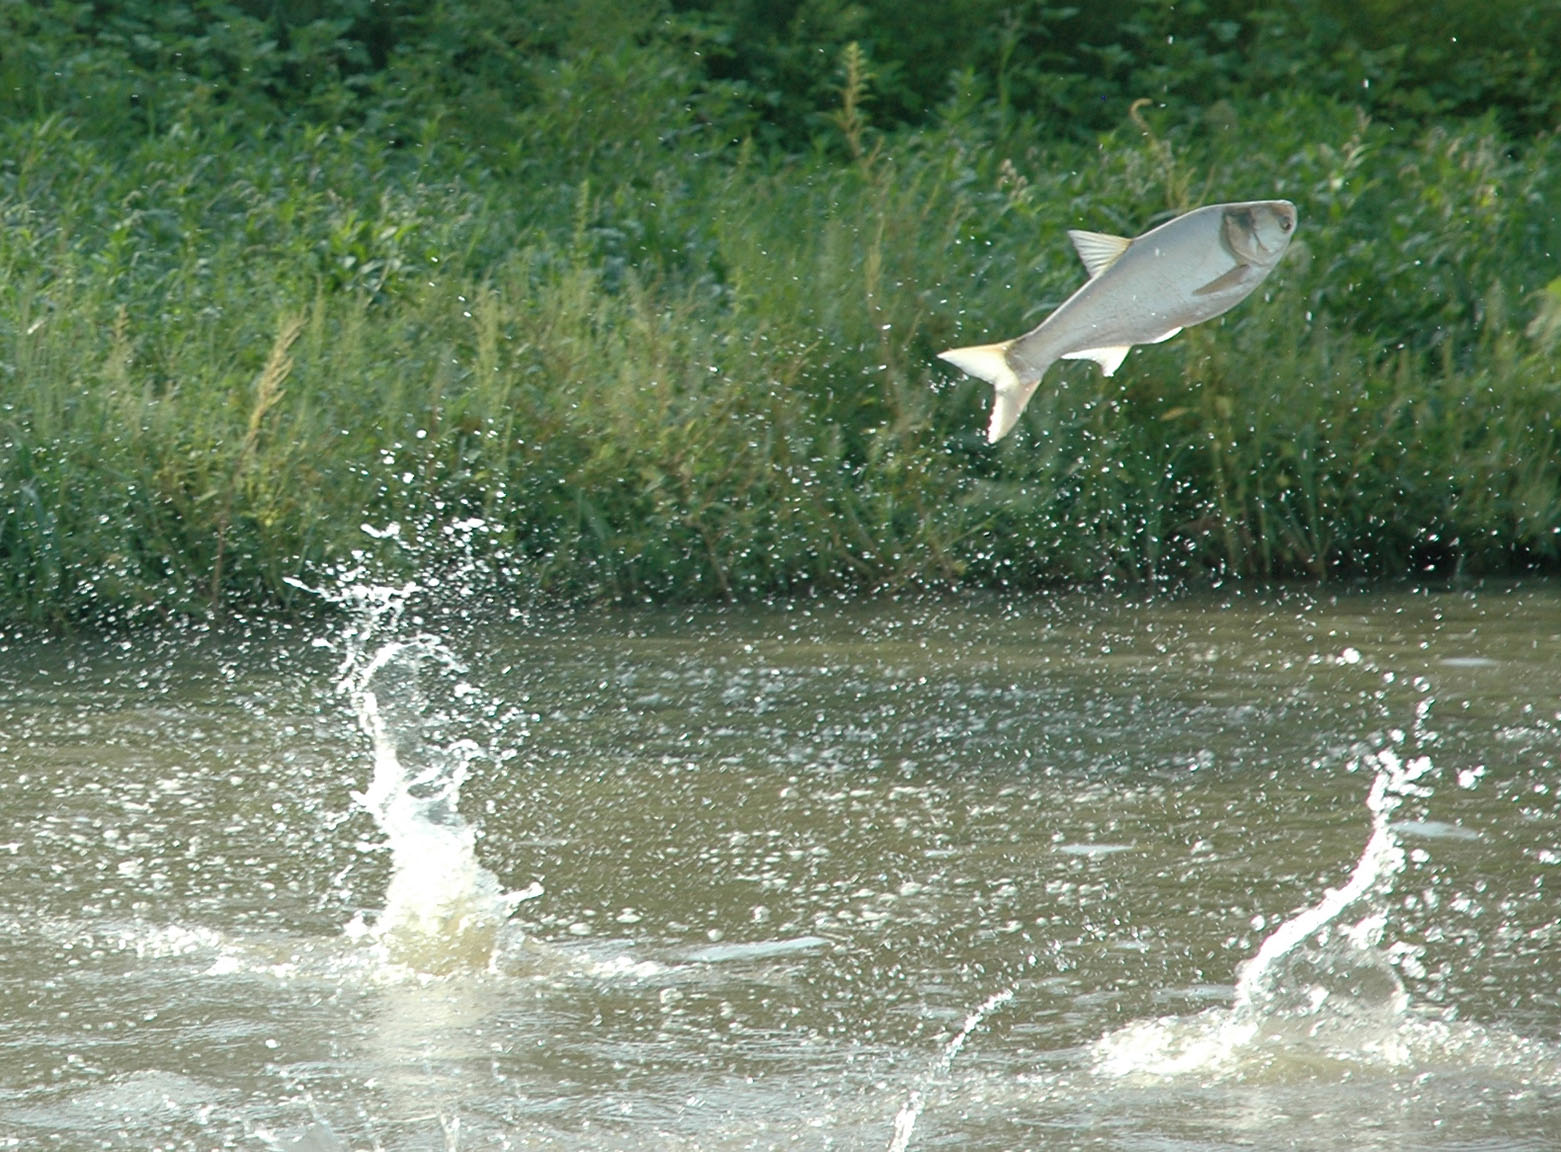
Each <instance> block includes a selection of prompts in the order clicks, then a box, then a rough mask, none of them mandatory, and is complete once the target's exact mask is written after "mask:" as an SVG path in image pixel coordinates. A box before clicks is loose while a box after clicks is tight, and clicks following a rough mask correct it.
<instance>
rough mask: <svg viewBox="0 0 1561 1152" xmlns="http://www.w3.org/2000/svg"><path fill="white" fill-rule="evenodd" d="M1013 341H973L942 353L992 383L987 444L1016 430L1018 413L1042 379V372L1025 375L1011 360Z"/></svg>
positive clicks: (942, 355)
mask: <svg viewBox="0 0 1561 1152" xmlns="http://www.w3.org/2000/svg"><path fill="white" fill-rule="evenodd" d="M1013 344H1014V342H1013V341H1012V340H1005V341H1003V342H1002V343H1001V344H974V345H971V346H970V347H968V348H950V349H949V350H948V351H946V352H939V353H938V359H940V360H947V361H948V362H949V363H950V364H952V365H954V367H956V368H958V369H960V370H961V371H964V372H969V373H970V374H971V375H972V376H979V377H980V378H981V379H983V380H985V381H987V382H988V383H989V384H991V385H992V388H993V391H994V395H993V397H992V419H991V422H990V423H989V424H988V425H987V429H986V439H987V443H988V444H996V443H997V442H998V441H999V440H1001V439H1002V438H1003V437H1004V436H1006V435H1008V433H1009V432H1010V431H1012V430H1013V426H1014V424H1015V423H1017V422H1018V420H1019V413H1021V412H1023V411H1024V406H1025V405H1026V404H1028V403H1029V402H1030V397H1031V395H1033V394H1034V392H1035V386H1036V385H1037V384H1039V383H1040V382H1041V378H1040V376H1039V375H1036V376H1034V377H1032V378H1030V379H1024V378H1022V377H1021V376H1020V375H1019V373H1018V372H1016V371H1015V370H1014V366H1013V364H1012V362H1010V361H1009V359H1008V350H1009V348H1011V347H1013Z"/></svg>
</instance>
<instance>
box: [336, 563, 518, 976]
mask: <svg viewBox="0 0 1561 1152" xmlns="http://www.w3.org/2000/svg"><path fill="white" fill-rule="evenodd" d="M316 591H318V590H316ZM420 591H421V589H420V588H419V586H418V585H417V584H416V583H407V584H403V585H400V586H394V587H393V586H387V585H382V584H376V583H374V582H372V581H370V580H368V579H366V578H365V577H364V575H363V573H362V572H360V571H356V570H355V571H352V572H349V573H346V574H344V576H343V577H342V578H341V579H340V580H339V581H338V585H337V587H336V588H335V589H334V590H332V591H330V592H329V593H322V595H329V596H330V598H331V599H333V600H334V601H335V602H336V603H338V604H340V605H342V606H344V607H346V608H347V609H348V610H349V620H350V623H349V627H348V631H347V634H346V638H345V640H344V642H343V645H342V647H343V656H342V663H341V667H340V670H339V674H338V679H337V687H338V689H339V690H340V691H341V692H342V693H343V694H344V695H346V696H347V698H348V699H349V701H350V702H351V704H352V707H353V710H354V712H355V713H356V716H357V720H358V724H359V726H360V727H361V728H362V730H363V732H364V734H365V735H366V736H367V737H368V739H369V743H370V746H371V748H372V753H373V772H372V775H371V777H370V780H369V784H368V787H367V788H365V789H364V790H363V791H362V792H357V793H354V794H353V797H354V799H355V800H356V801H357V802H358V804H359V805H360V806H361V807H362V808H363V810H364V811H366V812H367V813H368V814H369V815H370V816H371V817H373V819H374V822H375V824H376V825H377V826H378V828H379V830H380V832H381V833H382V834H383V836H384V838H385V844H386V846H387V847H388V848H389V850H390V855H391V875H390V882H389V886H388V889H387V891H386V895H385V904H384V907H383V908H382V909H381V910H380V911H379V913H378V914H377V915H375V916H374V917H373V918H372V920H370V921H367V922H365V921H364V920H358V921H355V922H354V923H353V924H352V925H351V926H349V929H348V934H349V935H350V936H354V937H357V938H360V939H363V940H365V941H367V942H368V943H370V944H371V945H373V946H374V947H377V948H379V949H381V950H382V952H383V954H384V958H385V960H386V961H387V962H389V963H391V964H396V965H401V966H404V967H406V968H408V969H411V970H413V971H415V972H419V973H426V974H433V975H447V974H450V973H454V972H462V971H474V970H482V969H484V968H487V967H490V966H491V965H492V964H493V963H494V960H495V956H496V949H497V947H498V944H499V938H500V934H501V931H502V930H504V929H505V927H506V925H507V922H508V920H509V917H510V915H511V914H512V913H513V911H514V909H515V907H516V905H517V904H518V903H519V902H520V901H522V900H526V899H530V898H532V897H534V896H538V895H540V894H541V888H540V886H538V885H535V884H534V885H532V886H531V887H530V888H528V889H526V890H525V891H522V892H506V891H505V890H504V887H503V885H502V884H501V883H500V882H499V879H498V878H497V877H496V876H495V875H494V874H493V873H492V872H490V871H488V869H486V868H484V867H483V866H482V864H481V863H480V862H479V861H478V859H477V853H476V843H477V833H476V830H475V829H474V828H473V827H472V826H471V825H469V824H468V823H467V822H466V821H465V819H464V818H463V817H462V816H461V813H460V810H459V806H458V804H459V800H460V792H461V786H462V784H464V783H465V781H466V779H467V777H468V776H469V775H470V773H471V770H472V768H473V766H474V765H477V764H478V763H480V762H484V761H490V760H492V759H494V758H495V755H494V752H493V751H492V750H491V749H489V748H488V747H485V746H484V743H483V742H482V741H480V740H479V739H476V738H474V736H473V733H474V732H477V731H479V728H478V725H477V721H478V720H479V719H480V718H481V717H482V716H483V715H484V713H485V711H486V710H487V705H486V703H485V701H484V700H483V696H482V693H481V692H480V690H479V689H477V688H476V687H475V686H474V685H473V684H472V683H471V682H470V681H469V679H468V678H467V676H466V669H465V667H464V666H463V665H462V663H461V662H460V660H459V659H457V657H456V656H455V654H454V653H453V652H451V650H450V649H449V648H448V647H447V646H446V645H445V644H444V642H443V641H442V640H440V639H439V638H438V637H437V636H434V635H433V634H431V633H428V632H424V631H416V630H414V629H413V628H411V627H409V626H408V625H407V623H406V619H405V618H406V615H407V605H408V604H409V603H410V602H411V600H412V599H413V597H414V596H415V595H417V594H418V593H419V592H420Z"/></svg>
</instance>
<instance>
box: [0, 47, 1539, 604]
mask: <svg viewBox="0 0 1561 1152" xmlns="http://www.w3.org/2000/svg"><path fill="white" fill-rule="evenodd" d="M645 51H646V52H648V51H650V49H645ZM657 51H662V52H665V51H666V50H665V49H664V48H662V49H657ZM647 59H649V58H648V57H647V56H646V55H644V54H643V53H642V52H639V50H637V49H635V48H634V46H633V44H632V42H625V43H622V44H617V45H611V44H609V45H607V46H597V47H592V48H590V49H587V50H582V51H581V52H580V53H579V54H578V55H576V56H574V57H571V58H570V59H568V60H567V61H565V62H564V63H562V64H560V65H559V66H558V67H557V69H556V70H555V71H554V72H552V73H550V74H546V75H543V74H540V73H539V74H538V75H536V76H534V77H532V80H533V82H534V83H535V84H536V85H537V98H536V100H535V101H534V103H533V104H531V105H530V106H529V107H528V109H527V110H525V111H524V112H515V111H514V110H510V111H509V112H507V113H506V116H507V119H506V121H505V128H506V131H505V132H504V133H497V132H495V131H493V129H492V125H489V126H488V129H487V130H486V131H484V132H482V133H478V134H472V133H466V132H454V133H446V132H444V131H443V130H442V129H441V125H442V124H445V123H446V121H445V120H444V119H443V118H442V117H443V116H444V115H445V113H443V112H441V111H440V110H438V109H435V110H432V111H430V113H429V115H428V118H427V119H426V120H425V121H422V122H420V123H417V122H409V123H408V124H407V125H403V127H404V128H405V129H406V130H405V131H403V132H402V133H400V134H399V135H398V136H397V137H396V138H394V139H387V138H384V137H381V136H377V135H376V134H374V133H373V132H370V131H360V132H347V131H344V130H341V129H327V128H321V127H318V126H313V125H310V124H309V123H306V122H304V121H286V120H284V121H279V122H275V123H271V124H266V125H264V126H260V125H257V124H256V122H254V121H253V120H250V119H245V118H233V117H226V116H225V115H224V113H223V111H222V109H221V107H220V106H216V107H212V106H207V105H206V104H204V103H203V102H202V101H201V100H200V99H196V98H190V99H188V100H185V101H184V102H183V103H182V104H180V103H177V102H176V103H175V104H174V105H173V106H172V107H171V108H169V109H166V110H165V111H164V112H163V113H161V114H160V115H159V118H158V120H157V122H156V123H155V125H152V126H150V127H147V128H144V129H139V130H136V131H134V132H131V133H129V134H126V133H125V132H124V131H123V128H124V126H123V125H121V124H119V123H118V121H117V120H116V121H115V122H114V123H113V124H112V125H107V126H106V125H105V124H104V123H99V122H97V121H94V120H93V119H92V118H91V117H90V116H87V115H85V114H82V113H80V112H75V113H70V114H66V113H52V114H49V113H46V114H43V115H41V116H38V117H35V118H30V119H16V120H12V121H9V122H7V123H5V124H4V125H3V126H0V152H3V154H5V155H7V156H9V157H10V160H9V162H8V163H7V164H5V165H4V166H3V168H0V268H3V269H4V270H5V271H4V275H3V277H0V390H3V398H0V443H3V444H4V454H3V456H0V613H4V614H5V615H6V616H8V617H11V618H41V619H70V618H79V617H86V616H96V617H104V616H108V617H122V618H135V617H138V616H140V615H145V614H167V613H203V612H209V611H212V610H214V609H220V608H222V607H223V606H225V605H235V604H238V605H282V606H286V605H288V604H289V603H290V599H291V597H292V596H294V595H295V593H294V592H293V591H292V588H293V585H292V584H291V583H289V578H290V577H303V578H305V579H307V578H309V576H310V575H311V573H313V572H314V571H315V570H318V569H321V568H323V567H326V566H328V565H331V564H333V563H337V562H340V561H342V560H343V559H344V558H348V557H351V556H353V555H362V554H375V555H376V556H377V557H378V559H379V560H381V561H382V562H383V563H385V564H387V565H390V566H395V565H397V564H400V565H403V566H406V567H409V568H410V567H412V566H414V565H421V566H433V567H437V565H438V564H439V562H440V560H441V558H454V557H455V556H457V555H462V556H465V555H467V554H469V552H470V551H471V550H472V549H474V548H475V549H477V550H478V551H480V552H481V553H482V555H483V557H484V558H485V559H486V560H487V561H488V562H489V563H490V564H491V565H492V567H493V569H494V571H495V573H496V576H497V578H498V579H499V580H501V581H502V582H503V583H504V584H505V586H506V587H509V588H512V589H514V590H515V591H516V593H517V594H522V595H536V594H546V595H557V596H563V597H569V598H618V599H630V598H644V597H656V598H710V597H737V596H758V595H766V594H771V593H776V592H787V591H798V590H819V589H836V588H844V589H872V588H882V587H896V586H906V585H948V584H957V583H977V584H1003V585H1008V586H1019V587H1028V586H1035V585H1039V584H1043V583H1047V582H1055V581H1070V580H1081V579H1082V580H1096V579H1100V578H1108V577H1109V578H1125V579H1132V580H1161V579H1174V578H1186V577H1198V578H1202V577H1203V576H1204V575H1205V574H1213V575H1215V576H1216V577H1226V576H1259V577H1265V578H1267V577H1278V576H1289V575H1306V576H1311V577H1316V578H1326V577H1331V576H1335V575H1339V574H1352V575H1353V574H1366V575H1396V574H1402V573H1405V572H1411V571H1420V570H1423V569H1426V568H1434V569H1437V570H1443V571H1504V570H1511V569H1513V568H1514V567H1521V566H1524V565H1529V564H1534V563H1543V564H1554V563H1555V561H1556V560H1557V559H1558V552H1561V538H1558V528H1561V464H1558V462H1557V461H1558V453H1557V449H1558V447H1561V443H1558V441H1561V374H1558V373H1557V371H1556V368H1555V354H1556V350H1557V344H1558V336H1561V321H1558V320H1557V319H1556V317H1557V316H1558V315H1561V304H1558V300H1561V290H1558V289H1557V288H1556V284H1557V282H1558V277H1561V266H1558V260H1561V222H1558V218H1557V216H1556V215H1555V213H1554V211H1553V209H1550V208H1547V207H1546V205H1547V204H1554V203H1556V202H1558V201H1561V147H1558V144H1557V141H1556V139H1555V138H1554V137H1542V138H1538V139H1535V140H1532V141H1529V142H1527V143H1526V144H1525V145H1524V146H1523V147H1522V149H1521V153H1520V154H1514V150H1513V146H1512V144H1511V143H1510V142H1509V141H1507V140H1505V139H1503V138H1502V137H1501V136H1500V134H1499V133H1498V131H1497V129H1496V128H1495V126H1494V124H1493V123H1490V122H1474V123H1461V124H1451V125H1447V126H1442V127H1438V128H1435V129H1433V130H1430V131H1427V132H1425V133H1423V134H1422V135H1421V136H1419V137H1418V138H1415V139H1401V138H1400V137H1399V136H1398V134H1396V133H1394V132H1390V131H1388V130H1387V129H1385V128H1382V127H1379V126H1377V125H1375V124H1373V123H1372V122H1371V121H1369V120H1368V119H1366V118H1364V117H1363V116H1362V115H1360V114H1359V113H1357V112H1356V111H1355V110H1354V109H1353V108H1351V107H1348V106H1346V105H1341V104H1335V103H1331V102H1328V101H1323V100H1317V99H1311V98H1306V97H1304V96H1298V97H1295V98H1284V97H1277V96H1276V97H1275V98H1273V99H1272V100H1266V101H1263V102H1261V103H1253V104H1251V105H1248V106H1244V107H1241V108H1239V109H1238V108H1234V107H1231V106H1228V105H1227V106H1224V107H1221V108H1211V109H1195V108H1190V107H1184V108H1147V109H1146V108H1139V109H1135V110H1133V111H1132V112H1131V114H1130V113H1129V110H1128V109H1123V114H1122V116H1121V119H1120V123H1119V126H1118V127H1117V128H1116V129H1114V130H1113V131H1111V132H1109V133H1108V134H1106V135H1105V136H1103V137H1101V138H1100V139H1099V140H1098V141H1096V142H1095V144H1094V146H1084V145H1081V144H1079V143H1072V142H1067V141H1064V140H1060V139H1058V138H1055V137H1053V138H1050V139H1049V138H1048V137H1047V135H1046V134H1045V133H1044V132H1043V131H1042V128H1041V126H1039V125H1037V124H1035V123H1033V122H1026V121H1025V120H1024V119H1023V118H1022V117H1021V116H1019V115H1018V113H1017V112H1016V111H1015V110H1014V109H1013V108H1011V107H1009V106H1007V105H1004V104H1001V103H1000V102H999V103H994V102H992V101H989V100H986V99H984V98H983V97H982V96H981V92H980V86H979V84H978V82H977V81H976V80H975V79H974V78H970V79H969V83H968V84H967V85H966V87H965V88H964V90H963V92H964V94H963V95H961V96H959V97H956V98H955V99H953V100H951V101H950V102H949V103H948V104H947V105H945V106H944V107H943V109H942V111H941V113H940V114H939V115H938V116H937V117H936V118H935V119H934V120H933V121H932V122H931V123H929V124H927V125H925V126H923V127H919V128H915V129H910V128H898V129H895V130H893V131H889V130H881V129H879V128H878V127H876V126H875V125H874V123H873V120H872V109H873V87H872V84H873V77H872V63H871V61H870V59H868V58H867V57H866V56H865V55H864V54H863V53H862V51H861V49H853V50H852V51H851V52H850V53H848V54H846V55H845V56H844V57H843V58H842V59H841V60H840V61H838V62H837V63H838V65H839V71H838V72H837V73H836V74H835V76H834V83H835V84H836V86H837V91H838V92H839V94H840V108H839V113H838V115H837V116H836V117H835V119H834V124H833V127H832V128H831V129H830V131H829V133H828V134H826V135H823V136H821V137H820V138H819V142H818V146H817V147H816V148H815V149H814V150H813V151H812V152H810V153H808V154H804V155H791V156H778V155H776V154H774V153H771V152H766V151H764V150H762V149H758V148H755V147H754V146H753V145H752V143H751V142H748V143H744V142H743V141H741V140H735V141H734V139H733V138H732V135H731V133H730V131H729V128H730V121H721V120H716V121H711V120H709V119H707V118H705V117H704V116H703V113H702V112H701V109H706V110H708V108H707V105H704V104H701V103H700V101H699V100H698V99H695V98H693V96H691V92H692V91H693V87H694V86H695V81H694V79H693V78H692V74H691V73H690V72H689V71H688V70H687V68H686V66H684V65H683V64H681V63H680V62H679V59H678V58H677V57H676V56H675V54H671V55H662V56H659V57H655V58H654V59H652V60H651V62H652V63H654V64H656V67H655V68H651V69H648V70H647V67H646V65H647ZM582 92H587V93H591V92H594V93H597V94H598V95H597V96H594V97H592V98H591V99H581V98H580V95H579V94H580V93H582ZM609 94H610V97H611V98H610V99H609V98H608V95H609ZM1271 195H1284V196H1287V197H1289V198H1291V199H1293V200H1295V201H1296V202H1297V203H1298V205H1299V207H1300V212H1301V222H1302V223H1301V229H1302V230H1301V232H1300V234H1299V237H1298V239H1297V241H1296V242H1295V244H1294V245H1293V249H1292V252H1291V253H1290V255H1289V256H1287V258H1286V260H1285V262H1284V263H1283V264H1282V265H1281V266H1280V268H1279V269H1278V271H1277V272H1276V273H1275V274H1274V276H1273V277H1272V278H1271V279H1270V281H1269V282H1268V284H1267V285H1266V286H1265V291H1264V292H1263V293H1262V295H1261V297H1260V298H1254V299H1252V300H1250V301H1248V302H1247V303H1245V304H1244V305H1243V306H1242V307H1241V308H1240V309H1238V310H1236V311H1234V312H1232V313H1230V314H1229V315H1228V316H1227V317H1225V318H1223V319H1222V320H1221V321H1218V322H1215V323H1211V324H1210V325H1207V326H1205V327H1203V328H1199V329H1194V330H1192V331H1190V332H1188V333H1186V334H1184V335H1183V336H1181V337H1178V338H1177V339H1176V340H1174V341H1172V342H1169V343H1167V344H1165V345H1159V346H1154V347H1151V348H1145V349H1140V350H1138V351H1135V352H1134V353H1133V354H1132V356H1130V357H1129V359H1128V361H1127V364H1126V365H1125V366H1124V368H1123V369H1122V370H1121V371H1120V372H1119V373H1118V375H1117V376H1116V377H1114V378H1112V379H1109V380H1107V379H1104V378H1102V377H1101V376H1100V375H1099V373H1098V370H1096V369H1095V368H1094V367H1093V366H1089V365H1081V364H1076V363H1075V364H1069V365H1065V366H1063V367H1060V368H1057V369H1054V370H1053V374H1052V375H1050V376H1049V377H1048V379H1047V382H1046V384H1045V385H1044V386H1043V390H1042V393H1041V395H1039V396H1038V397H1037V399H1036V400H1035V402H1034V403H1032V405H1031V409H1030V411H1029V412H1028V413H1027V415H1026V417H1025V419H1024V421H1023V423H1022V425H1021V428H1020V430H1019V432H1018V433H1017V434H1016V435H1014V436H1013V437H1011V438H1009V439H1008V440H1005V441H1004V442H1003V443H1001V444H1000V445H998V446H996V447H990V446H987V445H986V444H985V443H984V439H983V437H982V436H981V430H982V429H983V428H984V426H985V419H984V410H985V407H986V405H987V403H988V399H989V398H988V396H987V393H986V388H985V386H984V385H981V384H980V383H979V382H976V381H973V380H969V379H966V378H964V377H961V376H959V375H958V374H956V373H953V372H952V371H951V370H949V369H947V368H945V367H944V366H942V365H941V363H940V362H938V361H937V360H936V358H935V355H934V354H935V353H936V351H937V350H939V349H940V348H943V347H947V346H949V345H950V344H953V343H968V342H972V341H974V340H979V339H986V338H996V337H1002V336H1009V335H1014V334H1017V333H1018V332H1020V331H1022V330H1024V329H1025V328H1027V327H1029V326H1031V325H1033V324H1034V323H1036V322H1038V321H1039V319H1040V318H1041V317H1042V316H1044V314H1045V313H1046V311H1047V310H1048V309H1049V308H1050V307H1052V306H1054V305H1055V304H1056V303H1057V302H1059V301H1060V300H1061V299H1062V298H1064V297H1065V296H1066V295H1067V293H1068V292H1070V291H1071V290H1072V289H1073V287H1075V286H1076V285H1077V283H1078V282H1079V280H1080V279H1081V276H1082V273H1081V271H1080V270H1079V269H1078V268H1077V267H1076V266H1075V262H1074V258H1073V256H1072V255H1071V252H1070V250H1069V248H1068V245H1067V243H1066V239H1065V236H1064V232H1065V229H1067V228H1069V227H1079V226H1082V227H1090V228H1100V229H1106V230H1116V231H1122V232H1125V233H1128V234H1132V233H1136V232H1138V231H1142V230H1143V229H1145V228H1147V227H1149V226H1150V225H1152V224H1154V223H1156V222H1157V221H1159V220H1160V219H1163V218H1165V216H1166V215H1167V214H1169V213H1171V212H1174V211H1179V210H1182V209H1185V208H1187V207H1191V206H1193V205H1194V204H1196V203H1199V202H1204V201H1206V200H1213V199H1237V198H1249V197H1259V196H1271ZM478 521H480V522H481V527H480V529H479V530H477V531H476V532H475V534H474V533H473V532H472V531H470V530H466V529H463V530H461V531H455V530H454V529H453V526H457V525H463V524H464V525H467V526H468V528H469V527H470V526H471V525H472V524H473V522H478ZM391 525H395V529H394V530H393V531H391V530H389V526H391ZM365 526H368V528H369V529H371V531H365V530H364V529H365Z"/></svg>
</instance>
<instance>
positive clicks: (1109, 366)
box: [1062, 332, 1176, 376]
mask: <svg viewBox="0 0 1561 1152" xmlns="http://www.w3.org/2000/svg"><path fill="white" fill-rule="evenodd" d="M1175 334H1176V333H1174V332H1171V333H1167V335H1168V336H1174V335H1175ZM1161 339H1165V337H1161ZM1132 350H1133V346H1132V345H1131V344H1121V345H1118V346H1116V347H1112V348H1080V349H1079V350H1078V351H1077V352H1064V353H1063V354H1062V358H1063V359H1064V360H1093V361H1094V362H1095V363H1096V364H1099V365H1100V370H1101V371H1102V372H1103V373H1105V374H1106V375H1107V376H1110V375H1113V374H1114V373H1115V372H1116V370H1117V369H1118V368H1120V367H1122V361H1124V360H1126V359H1127V354H1128V353H1129V352H1131V351H1132Z"/></svg>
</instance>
